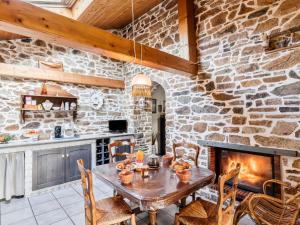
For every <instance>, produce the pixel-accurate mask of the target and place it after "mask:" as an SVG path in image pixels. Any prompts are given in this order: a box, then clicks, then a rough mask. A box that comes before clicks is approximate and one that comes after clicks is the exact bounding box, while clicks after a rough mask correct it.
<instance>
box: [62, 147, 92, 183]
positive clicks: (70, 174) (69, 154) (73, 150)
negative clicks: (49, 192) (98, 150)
mask: <svg viewBox="0 0 300 225" xmlns="http://www.w3.org/2000/svg"><path fill="white" fill-rule="evenodd" d="M78 159H83V160H84V166H85V168H87V169H91V145H81V146H74V147H69V148H66V182H68V181H72V180H78V179H80V173H79V170H78V166H77V160H78Z"/></svg>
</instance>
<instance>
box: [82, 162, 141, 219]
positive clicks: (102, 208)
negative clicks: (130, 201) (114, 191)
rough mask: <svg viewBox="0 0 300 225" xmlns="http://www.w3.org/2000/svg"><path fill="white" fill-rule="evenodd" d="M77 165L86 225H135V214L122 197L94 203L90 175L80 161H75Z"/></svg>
mask: <svg viewBox="0 0 300 225" xmlns="http://www.w3.org/2000/svg"><path fill="white" fill-rule="evenodd" d="M77 165H78V168H79V171H80V174H81V183H82V188H83V195H84V208H85V221H86V225H112V224H118V225H120V224H121V223H122V222H126V221H127V220H130V221H131V224H132V225H136V221H135V214H134V213H133V212H132V211H131V209H130V207H129V206H128V205H127V204H126V203H125V201H124V200H123V199H122V197H120V196H117V197H111V198H105V199H102V200H99V201H95V198H94V192H93V182H92V173H91V171H90V170H86V169H85V168H84V162H83V160H82V159H80V160H77Z"/></svg>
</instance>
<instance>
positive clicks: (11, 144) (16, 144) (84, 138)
mask: <svg viewBox="0 0 300 225" xmlns="http://www.w3.org/2000/svg"><path fill="white" fill-rule="evenodd" d="M132 135H133V134H132V133H120V134H116V133H99V134H92V135H80V136H79V137H70V138H69V137H68V138H59V139H58V138H57V139H49V140H41V141H33V140H31V139H29V140H20V141H11V142H9V143H6V144H0V153H2V151H4V150H9V149H11V148H17V147H26V146H34V145H46V144H59V143H68V142H78V141H87V140H95V139H98V138H99V139H100V138H106V137H107V138H108V137H109V138H111V137H122V136H132Z"/></svg>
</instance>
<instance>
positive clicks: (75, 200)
mask: <svg viewBox="0 0 300 225" xmlns="http://www.w3.org/2000/svg"><path fill="white" fill-rule="evenodd" d="M58 201H59V203H60V204H61V206H63V207H65V206H67V205H71V204H74V203H78V202H83V201H84V200H83V198H82V197H81V196H79V195H78V194H77V195H74V196H67V197H64V198H59V199H58Z"/></svg>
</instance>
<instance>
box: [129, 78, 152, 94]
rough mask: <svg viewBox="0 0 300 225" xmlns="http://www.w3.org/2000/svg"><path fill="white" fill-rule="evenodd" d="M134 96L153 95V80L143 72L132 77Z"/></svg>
mask: <svg viewBox="0 0 300 225" xmlns="http://www.w3.org/2000/svg"><path fill="white" fill-rule="evenodd" d="M131 84H132V96H134V97H149V98H150V97H151V86H152V82H151V80H150V78H149V77H147V76H146V75H145V74H143V73H139V74H137V75H135V76H134V77H133V79H132V83H131Z"/></svg>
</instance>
